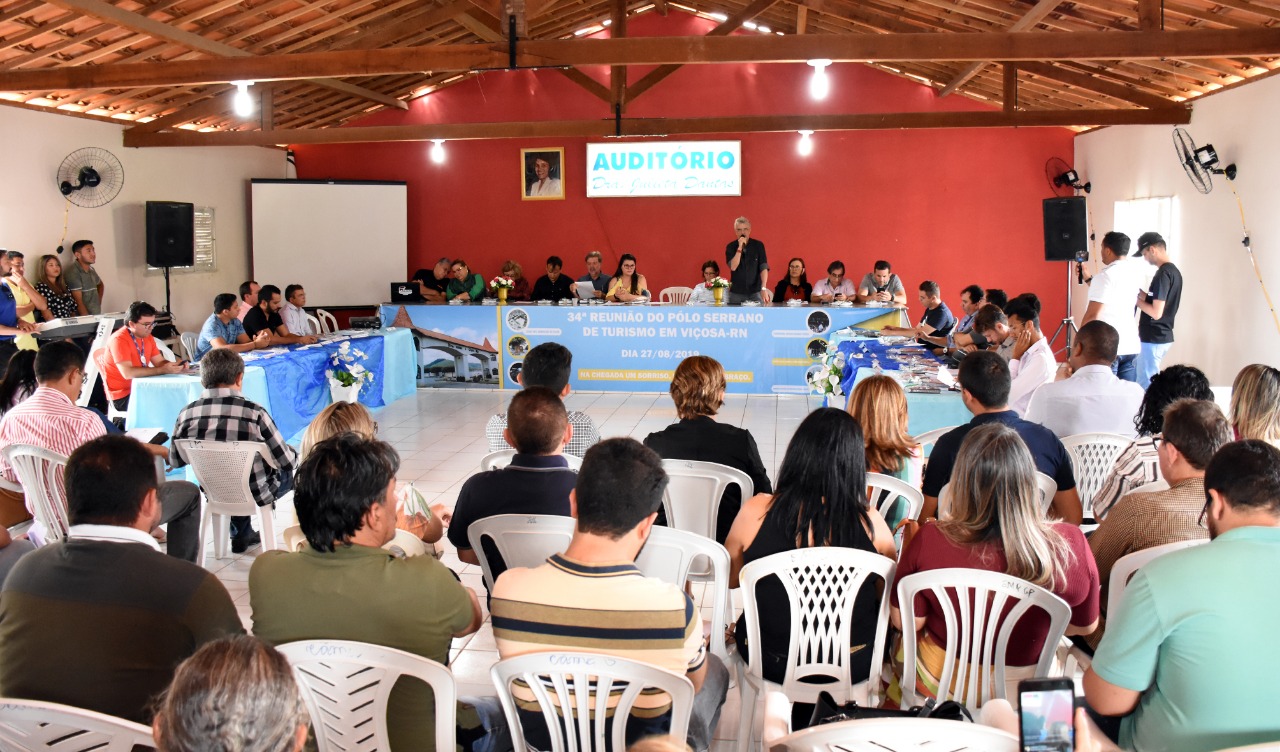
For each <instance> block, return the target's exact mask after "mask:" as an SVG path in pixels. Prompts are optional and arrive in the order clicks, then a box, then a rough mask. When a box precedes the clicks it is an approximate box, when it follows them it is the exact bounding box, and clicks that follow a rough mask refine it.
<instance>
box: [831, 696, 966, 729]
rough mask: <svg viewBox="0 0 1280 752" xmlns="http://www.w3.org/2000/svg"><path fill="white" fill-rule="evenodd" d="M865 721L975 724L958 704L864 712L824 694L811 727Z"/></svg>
mask: <svg viewBox="0 0 1280 752" xmlns="http://www.w3.org/2000/svg"><path fill="white" fill-rule="evenodd" d="M862 718H939V719H942V720H946V721H966V722H969V723H972V722H973V716H972V715H970V714H969V709H968V708H966V707H965V706H964V705H961V704H960V703H958V702H955V701H954V700H947V701H946V702H942V703H939V702H938V701H937V700H935V699H933V698H932V697H931V698H929V699H928V700H927V701H925V704H924V705H917V706H916V707H914V708H906V709H902V710H892V709H886V708H864V707H862V706H861V705H859V704H858V703H856V702H848V703H845V704H844V705H837V704H836V701H835V698H833V697H832V696H831V694H830V693H829V692H820V693H819V694H818V702H817V703H816V704H815V705H814V706H813V717H812V718H810V719H809V726H810V728H812V727H813V726H822V725H824V724H828V723H839V722H840V721H855V720H859V719H862Z"/></svg>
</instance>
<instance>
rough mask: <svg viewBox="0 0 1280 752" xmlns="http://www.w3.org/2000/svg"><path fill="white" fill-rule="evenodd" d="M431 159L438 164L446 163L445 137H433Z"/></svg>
mask: <svg viewBox="0 0 1280 752" xmlns="http://www.w3.org/2000/svg"><path fill="white" fill-rule="evenodd" d="M431 161H432V162H435V163H436V164H444V139H443V138H433V139H431Z"/></svg>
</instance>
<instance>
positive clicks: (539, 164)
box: [520, 148, 564, 200]
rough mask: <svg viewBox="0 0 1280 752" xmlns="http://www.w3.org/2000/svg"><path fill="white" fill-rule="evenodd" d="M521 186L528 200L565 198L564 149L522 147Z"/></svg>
mask: <svg viewBox="0 0 1280 752" xmlns="http://www.w3.org/2000/svg"><path fill="white" fill-rule="evenodd" d="M520 163H521V186H522V188H523V191H524V193H523V194H522V195H523V197H524V198H525V199H526V200H539V199H563V198H564V175H563V166H564V149H563V148H557V149H521V150H520Z"/></svg>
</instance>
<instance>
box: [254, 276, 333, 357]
mask: <svg viewBox="0 0 1280 752" xmlns="http://www.w3.org/2000/svg"><path fill="white" fill-rule="evenodd" d="M281 306H282V303H281V298H280V288H279V287H276V286H275V285H263V286H262V289H261V290H259V291H258V305H256V306H254V307H253V310H251V311H249V313H248V314H246V315H245V317H244V331H245V334H247V335H249V336H250V337H257V336H258V333H259V332H262V331H266V332H267V333H268V334H269V335H270V337H271V341H270V346H273V347H274V346H276V345H310V344H312V343H313V342H315V341H316V338H315V337H314V336H313V335H310V334H290V333H289V330H288V329H286V328H285V325H284V319H283V318H281V317H280V308H281Z"/></svg>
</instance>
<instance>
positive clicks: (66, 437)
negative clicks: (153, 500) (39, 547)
mask: <svg viewBox="0 0 1280 752" xmlns="http://www.w3.org/2000/svg"><path fill="white" fill-rule="evenodd" d="M36 381H37V382H38V383H39V386H38V387H37V388H36V390H35V392H34V393H32V395H31V396H30V397H28V398H27V399H26V400H25V401H23V402H22V403H20V404H19V405H17V406H16V407H14V408H13V409H12V410H10V411H9V412H7V413H5V415H4V418H2V419H0V449H2V448H4V447H8V446H11V445H13V444H30V445H32V446H38V447H42V448H44V449H48V450H50V451H53V452H57V453H58V454H60V455H62V456H64V457H66V456H69V455H70V454H71V453H72V452H74V451H75V450H76V449H77V448H78V447H80V446H81V445H83V444H85V443H87V442H89V441H92V440H93V439H96V438H98V437H99V436H102V435H104V434H105V433H106V432H107V429H106V427H105V426H104V425H103V422H102V420H101V419H100V417H99V416H98V415H97V414H96V413H94V412H92V411H90V410H86V409H84V408H82V407H77V406H76V404H75V402H74V400H76V399H77V398H79V396H80V390H81V388H82V387H83V386H84V353H83V352H82V351H81V350H80V348H79V347H77V346H76V345H74V344H72V343H70V342H67V341H65V340H63V341H57V342H50V343H49V344H47V345H45V346H44V347H42V348H40V352H39V353H37V354H36ZM129 440H130V441H134V439H129ZM139 446H141V447H143V449H144V451H147V452H149V453H150V454H152V455H153V456H156V457H160V458H164V457H166V456H167V455H168V450H167V449H165V448H164V447H163V446H158V445H155V444H139ZM0 471H3V472H4V476H5V478H7V479H8V480H9V481H11V482H17V477H16V476H15V475H14V474H13V468H11V467H9V463H8V462H7V461H6V460H5V459H4V457H3V455H0ZM151 474H152V476H153V477H154V476H155V474H156V468H155V465H154V464H153V465H152V468H151ZM159 499H160V522H159V523H158V524H166V523H167V524H168V525H169V532H168V535H169V538H168V540H169V555H170V556H173V557H176V558H179V559H185V560H186V561H195V560H196V554H197V553H198V552H197V550H196V549H197V548H198V546H199V543H198V540H199V537H200V489H198V488H196V486H195V484H193V483H188V482H187V481H185V480H175V481H168V482H165V483H163V484H161V485H160V487H159ZM39 534H40V533H39V532H37V535H39Z"/></svg>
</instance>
